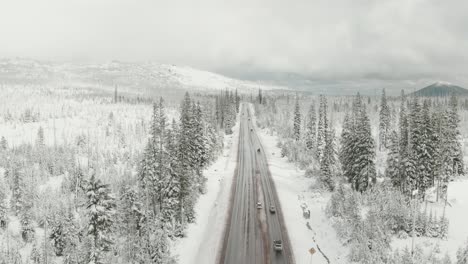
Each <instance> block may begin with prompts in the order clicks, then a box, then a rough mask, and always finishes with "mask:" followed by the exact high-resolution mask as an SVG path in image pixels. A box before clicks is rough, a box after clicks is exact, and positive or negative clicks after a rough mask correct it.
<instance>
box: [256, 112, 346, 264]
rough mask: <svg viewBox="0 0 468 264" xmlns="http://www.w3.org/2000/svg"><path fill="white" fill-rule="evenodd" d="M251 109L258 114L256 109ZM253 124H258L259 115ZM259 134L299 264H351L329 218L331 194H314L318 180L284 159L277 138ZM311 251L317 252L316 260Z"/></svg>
mask: <svg viewBox="0 0 468 264" xmlns="http://www.w3.org/2000/svg"><path fill="white" fill-rule="evenodd" d="M250 109H251V111H252V112H254V111H255V110H254V108H253V107H252V106H251V108H250ZM253 121H254V122H253V123H254V124H257V122H256V117H255V115H254V119H253ZM257 132H258V135H259V137H260V140H261V141H262V145H263V147H264V148H265V155H266V156H267V160H268V166H269V168H270V172H271V175H272V177H273V181H274V183H275V187H276V191H277V193H278V198H279V199H280V203H281V209H282V210H283V216H284V221H285V223H286V228H287V230H288V235H289V239H290V241H291V246H292V250H293V254H294V257H295V260H296V264H306V263H311V262H312V263H314V264H321V263H329V262H328V261H327V258H328V260H329V261H330V263H337V264H340V263H347V258H346V256H347V254H348V250H347V248H345V247H343V245H342V244H341V243H340V241H339V240H338V237H337V236H336V232H335V230H334V229H333V227H332V226H331V224H330V222H329V220H328V218H327V216H326V215H325V208H326V206H327V203H328V200H329V198H330V195H331V194H330V193H328V192H318V191H316V190H312V189H311V186H312V185H313V184H314V182H315V180H314V179H313V178H306V177H305V176H304V175H305V171H304V170H300V169H299V168H298V167H297V166H296V165H295V164H294V163H291V162H288V160H287V158H282V157H281V150H280V148H278V146H277V143H278V141H279V140H278V137H277V135H274V134H271V133H270V132H269V130H268V129H259V128H257ZM309 210H310V218H306V217H305V216H304V213H305V212H308V211H309ZM311 248H314V249H315V251H316V253H315V254H314V255H312V256H311V254H310V253H309V249H311ZM319 248H320V250H319Z"/></svg>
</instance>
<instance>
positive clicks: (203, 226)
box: [173, 123, 239, 264]
mask: <svg viewBox="0 0 468 264" xmlns="http://www.w3.org/2000/svg"><path fill="white" fill-rule="evenodd" d="M238 126H239V123H237V124H236V126H234V127H233V131H234V133H233V134H232V135H229V136H225V139H224V146H225V147H224V150H223V155H222V156H221V157H220V158H218V159H217V161H216V162H215V163H213V164H212V165H211V166H210V167H209V168H208V169H206V170H205V171H204V175H205V176H206V178H207V179H208V180H207V183H206V187H207V192H206V194H204V195H201V196H200V198H199V199H198V201H197V203H196V204H195V212H196V213H197V218H196V223H193V224H189V225H188V228H187V230H186V236H185V237H184V238H181V239H180V240H178V241H176V242H175V245H174V249H173V254H174V255H175V256H177V257H178V261H179V264H191V263H216V261H217V257H218V255H217V254H218V252H219V250H220V249H221V245H222V240H223V235H224V227H225V223H226V221H227V218H228V209H229V197H230V194H231V185H232V179H233V176H234V170H235V168H236V166H237V149H238V139H239V137H238V135H239V129H238Z"/></svg>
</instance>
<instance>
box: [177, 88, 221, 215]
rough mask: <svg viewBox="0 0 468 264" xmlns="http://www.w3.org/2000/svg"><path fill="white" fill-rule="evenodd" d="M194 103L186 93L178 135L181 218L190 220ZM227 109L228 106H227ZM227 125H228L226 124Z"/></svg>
mask: <svg viewBox="0 0 468 264" xmlns="http://www.w3.org/2000/svg"><path fill="white" fill-rule="evenodd" d="M191 110H192V103H191V99H190V95H189V94H188V93H186V94H185V97H184V99H183V101H182V105H181V111H180V127H179V135H178V139H179V140H178V148H179V149H178V151H177V154H178V162H179V165H180V174H179V177H180V178H179V184H180V188H179V190H180V192H179V195H180V197H179V205H180V212H181V216H182V217H183V218H182V219H181V220H182V221H184V218H185V217H187V218H188V219H189V220H193V217H194V216H193V214H194V212H193V203H194V201H193V200H191V199H189V196H190V195H191V193H192V191H193V189H192V188H193V186H195V179H194V177H193V176H194V173H193V164H194V155H195V151H194V148H193V145H192V142H191V140H192V133H193V116H192V115H193V113H192V111H191ZM226 111H227V108H226ZM226 127H227V125H226Z"/></svg>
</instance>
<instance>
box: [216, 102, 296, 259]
mask: <svg viewBox="0 0 468 264" xmlns="http://www.w3.org/2000/svg"><path fill="white" fill-rule="evenodd" d="M251 120H252V118H251V113H250V111H249V109H248V107H247V106H246V105H242V107H241V114H240V127H239V129H240V131H239V152H238V164H237V168H236V172H235V176H234V183H233V186H232V193H231V205H230V209H229V210H230V212H229V216H228V223H227V226H226V230H225V233H224V242H223V246H222V250H221V254H220V258H219V263H223V264H239V263H245V264H255V263H259V264H260V263H264V264H268V263H294V260H293V259H294V258H293V256H292V251H291V248H290V243H289V238H288V234H287V231H286V228H285V225H284V220H283V215H282V211H281V205H280V204H279V200H278V196H277V194H276V189H275V186H274V183H273V180H272V177H271V174H270V171H269V169H268V163H267V160H266V156H265V154H264V150H263V147H262V145H261V143H260V140H259V138H258V136H257V133H256V131H255V127H254V125H253V123H252V121H251ZM257 203H260V204H261V206H257ZM272 206H273V207H274V210H271V209H270V208H271V207H272ZM259 207H261V208H259ZM275 240H281V241H282V250H275V248H274V245H273V241H275Z"/></svg>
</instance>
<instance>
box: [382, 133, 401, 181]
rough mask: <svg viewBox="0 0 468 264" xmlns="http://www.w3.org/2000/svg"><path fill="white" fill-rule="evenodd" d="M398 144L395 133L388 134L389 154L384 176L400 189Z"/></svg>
mask: <svg viewBox="0 0 468 264" xmlns="http://www.w3.org/2000/svg"><path fill="white" fill-rule="evenodd" d="M399 147H400V142H399V140H398V134H397V133H396V132H395V131H392V133H390V137H389V152H388V156H387V169H386V170H385V176H386V177H387V178H389V179H390V181H391V182H392V184H393V186H395V187H397V188H400V187H401V185H402V179H401V177H400V173H399V172H400V148H399Z"/></svg>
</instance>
